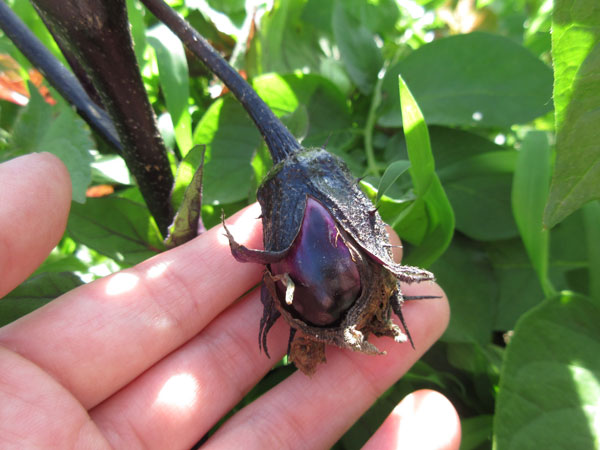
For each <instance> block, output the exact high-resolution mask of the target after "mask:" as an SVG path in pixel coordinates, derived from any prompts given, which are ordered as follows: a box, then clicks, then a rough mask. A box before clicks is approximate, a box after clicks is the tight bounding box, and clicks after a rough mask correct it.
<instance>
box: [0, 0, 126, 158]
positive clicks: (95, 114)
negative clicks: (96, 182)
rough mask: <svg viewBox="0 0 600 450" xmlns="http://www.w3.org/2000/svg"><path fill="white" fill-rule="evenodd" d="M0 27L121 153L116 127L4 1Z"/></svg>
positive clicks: (93, 126) (0, 10)
mask: <svg viewBox="0 0 600 450" xmlns="http://www.w3.org/2000/svg"><path fill="white" fill-rule="evenodd" d="M0 28H2V30H3V31H4V33H6V35H7V36H8V37H9V38H10V39H11V40H12V41H13V43H14V44H15V45H16V46H17V48H18V49H19V50H20V51H21V53H23V55H25V57H26V58H27V59H28V60H29V61H31V63H32V64H33V65H34V66H35V67H37V69H38V70H39V71H40V72H41V73H42V74H43V75H44V77H45V78H46V79H47V80H48V82H49V83H50V84H51V85H52V86H54V88H55V89H56V90H57V91H58V92H59V93H60V95H62V96H63V97H64V98H65V99H66V100H67V101H68V102H69V103H71V104H72V105H74V106H75V108H76V109H77V112H78V113H79V115H80V116H81V117H83V119H84V120H85V121H86V122H87V123H88V124H89V125H90V127H92V128H93V129H94V130H96V132H98V133H99V134H100V135H101V136H102V137H103V138H104V139H105V140H106V141H107V142H108V143H109V144H110V145H112V146H113V147H114V148H115V149H116V150H117V151H118V152H119V153H121V151H122V146H121V142H120V141H119V136H118V135H117V130H116V129H115V127H114V125H113V123H112V121H111V120H110V117H108V114H106V111H104V110H103V109H102V108H100V107H99V106H98V105H97V104H96V103H94V101H92V100H91V99H90V97H89V96H88V94H87V93H86V91H85V89H83V87H82V86H81V84H80V83H79V82H78V80H77V78H75V77H74V76H73V74H72V73H71V72H69V70H68V69H67V68H66V67H65V66H63V65H62V63H61V62H60V61H58V60H57V59H56V58H55V57H54V55H53V54H52V53H50V51H49V50H48V49H47V48H46V47H45V46H44V44H42V43H41V42H40V40H39V39H38V38H37V37H36V36H35V35H34V34H33V33H32V32H31V31H30V30H29V28H27V26H26V25H25V24H24V23H23V21H21V19H19V17H18V16H17V15H16V14H15V13H14V12H12V10H11V9H10V8H9V7H8V6H7V5H6V3H4V2H1V1H0Z"/></svg>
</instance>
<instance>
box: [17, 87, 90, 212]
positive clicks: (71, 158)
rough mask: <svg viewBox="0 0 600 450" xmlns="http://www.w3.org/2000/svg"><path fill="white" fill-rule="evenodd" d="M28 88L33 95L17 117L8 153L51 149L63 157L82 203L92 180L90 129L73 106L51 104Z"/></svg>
mask: <svg viewBox="0 0 600 450" xmlns="http://www.w3.org/2000/svg"><path fill="white" fill-rule="evenodd" d="M29 91H30V93H31V98H30V100H29V103H28V104H27V106H26V107H25V109H23V111H22V112H21V114H20V115H19V118H18V119H17V123H16V124H15V128H14V130H13V136H12V140H11V141H10V146H9V152H13V153H14V154H24V153H32V152H50V153H52V154H54V155H55V156H57V157H58V158H60V160H61V161H62V162H63V163H64V164H65V166H67V169H68V170H69V174H70V175H71V184H72V186H73V193H72V198H73V200H75V201H76V202H79V203H83V202H85V192H86V189H87V187H88V186H89V184H90V181H91V179H92V172H91V168H90V163H91V162H92V156H91V155H90V152H89V150H90V149H91V148H92V147H93V145H94V144H93V142H92V140H91V139H90V136H89V132H88V130H87V129H86V128H85V125H84V123H83V121H82V120H81V119H80V118H79V117H77V114H76V113H75V111H73V110H72V109H71V107H70V106H68V105H66V104H65V103H62V102H60V103H58V104H57V105H55V106H50V105H49V104H48V103H46V101H45V100H44V99H43V97H42V96H41V95H40V94H39V93H38V90H37V89H36V88H35V87H33V85H32V84H30V85H29Z"/></svg>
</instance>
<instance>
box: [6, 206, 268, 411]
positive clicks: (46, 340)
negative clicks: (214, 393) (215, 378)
mask: <svg viewBox="0 0 600 450" xmlns="http://www.w3.org/2000/svg"><path fill="white" fill-rule="evenodd" d="M259 215H260V209H259V207H258V205H254V206H251V207H248V208H246V209H245V210H243V211H241V212H240V213H238V214H237V215H236V216H234V218H233V219H231V227H230V228H231V230H232V232H233V233H234V235H235V236H236V239H238V240H239V241H240V242H241V243H243V244H244V245H248V246H250V247H252V248H258V247H259V246H260V245H261V244H260V242H261V227H260V221H259V220H256V219H257V217H258V216H259ZM229 223H230V220H228V226H229ZM261 272H262V267H261V266H260V265H257V264H239V263H238V262H236V261H235V260H234V259H233V257H232V256H231V252H230V249H229V244H228V241H227V239H226V238H225V237H224V236H223V228H222V227H221V226H217V227H215V228H213V229H211V230H209V231H208V232H206V233H205V234H203V235H201V236H200V237H198V238H196V239H195V240H193V241H191V242H189V243H187V244H185V245H182V246H180V247H177V248H175V249H173V250H171V251H168V252H165V253H163V254H160V255H157V256H156V257H154V258H151V259H149V260H147V261H145V262H143V263H141V264H139V265H137V266H135V267H133V268H131V269H127V270H124V271H121V272H119V273H116V274H114V275H112V276H109V277H106V278H104V279H101V280H98V281H95V282H93V283H90V284H88V285H85V286H81V287H80V288H77V289H75V290H73V291H71V292H68V293H67V294H65V295H63V296H62V297H60V298H58V299H57V300H55V301H53V302H50V303H49V304H47V305H46V306H45V307H43V308H40V309H39V310H37V311H34V312H33V313H32V314H29V315H28V316H25V317H23V318H21V319H19V320H18V321H16V322H14V323H12V324H9V325H7V326H6V327H4V328H2V329H0V344H1V345H4V346H6V347H8V348H10V349H12V350H14V351H16V352H18V353H20V354H21V355H23V356H24V357H25V358H27V359H29V360H31V361H33V362H34V363H35V364H37V365H38V366H40V367H41V368H43V369H44V370H46V371H47V372H49V373H51V374H52V375H53V376H54V377H55V378H56V379H58V381H59V382H61V383H62V384H63V385H64V386H66V387H67V388H68V389H69V390H70V391H71V392H72V393H73V394H74V395H75V397H77V399H79V401H80V402H81V403H82V404H83V405H84V406H85V407H86V408H88V409H89V408H91V407H92V406H94V405H96V404H98V403H99V402H100V401H102V400H103V399H105V398H107V397H108V396H109V395H111V394H112V393H114V392H116V391H117V390H118V389H120V388H121V387H123V386H124V385H125V384H127V383H128V382H129V381H131V380H132V379H134V378H135V377H136V376H137V375H139V374H140V373H141V372H143V371H144V370H145V369H147V368H148V367H149V366H151V365H152V364H154V363H155V362H157V361H159V360H160V359H162V358H163V357H164V356H165V355H167V354H168V353H170V352H172V351H173V350H174V349H176V348H178V347H179V346H181V345H182V344H184V343H185V342H186V341H188V340H189V339H190V338H192V337H193V336H194V335H195V334H196V333H198V332H199V331H200V330H201V329H202V328H204V327H205V326H206V325H207V324H208V323H210V321H211V320H212V319H213V318H214V317H216V316H217V315H218V314H219V313H220V312H221V311H222V310H224V309H225V308H227V306H229V305H230V304H231V303H232V302H233V301H234V300H235V299H237V298H239V297H240V296H241V295H242V294H244V293H245V292H247V291H248V290H249V289H250V288H251V287H252V286H253V285H255V284H256V283H258V281H259V280H260V275H261Z"/></svg>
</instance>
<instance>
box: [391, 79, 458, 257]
mask: <svg viewBox="0 0 600 450" xmlns="http://www.w3.org/2000/svg"><path fill="white" fill-rule="evenodd" d="M398 82H399V86H400V88H399V90H400V102H401V104H402V119H403V122H404V135H405V136H406V147H407V151H408V158H409V160H410V164H411V167H410V174H411V177H412V180H413V185H414V187H415V193H416V196H417V200H416V202H415V203H416V204H417V205H418V204H419V203H423V204H424V207H425V211H426V213H427V219H428V224H427V235H426V237H425V238H424V239H423V242H422V244H421V245H419V246H418V247H416V248H414V249H412V250H411V252H410V253H408V255H407V261H408V262H410V264H414V265H419V266H425V267H427V266H428V265H429V264H431V263H432V262H433V261H435V260H436V259H437V258H438V257H439V256H440V255H441V254H442V253H444V251H445V250H446V248H447V247H448V245H450V241H451V240H452V234H453V233H454V212H453V210H452V207H451V206H450V203H449V202H448V198H447V197H446V193H445V192H444V188H443V187H442V184H441V183H440V180H439V178H438V176H437V175H436V173H435V164H434V161H433V154H432V152H431V145H430V142H429V133H428V131H427V125H426V124H425V120H424V119H423V115H422V114H421V110H420V109H419V106H418V105H417V103H416V102H415V99H414V97H413V96H412V94H411V92H410V90H409V89H408V86H407V85H406V83H405V82H404V80H403V79H402V77H401V76H398ZM415 208H416V209H418V206H416V207H415ZM398 226H399V227H401V223H399V224H398Z"/></svg>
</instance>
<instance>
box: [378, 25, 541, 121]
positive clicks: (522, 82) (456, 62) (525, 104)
mask: <svg viewBox="0 0 600 450" xmlns="http://www.w3.org/2000/svg"><path fill="white" fill-rule="evenodd" d="M398 74H402V77H403V78H404V79H405V80H406V83H407V84H408V85H409V86H410V88H411V91H412V93H413V95H414V96H415V99H416V100H417V102H418V104H419V106H420V107H421V110H422V111H423V115H424V116H425V119H426V121H427V123H428V124H429V125H432V124H444V125H468V126H485V127H489V126H501V127H505V126H510V125H512V124H516V123H524V122H528V121H530V120H532V119H534V118H536V117H538V116H540V115H542V114H544V113H546V112H548V111H549V110H550V108H551V97H552V72H551V70H550V69H549V68H548V67H547V66H546V65H545V64H544V63H542V62H541V61H540V60H538V59H537V58H536V57H535V56H534V55H532V54H531V53H529V51H528V50H526V49H524V48H523V47H522V46H520V45H518V44H516V43H514V42H513V41H511V40H510V39H508V38H505V37H502V36H498V35H492V34H487V33H480V32H476V33H471V34H465V35H457V36H451V37H448V38H443V39H438V40H434V41H433V42H431V43H429V44H426V45H423V46H422V47H420V48H419V49H417V50H416V51H414V52H413V53H412V54H410V55H409V56H407V57H406V58H405V59H404V60H401V61H400V62H398V63H397V64H395V65H394V66H392V67H390V69H389V70H388V71H387V73H386V78H385V80H384V84H383V90H384V94H385V98H387V100H385V101H384V102H383V103H382V106H381V109H380V114H381V115H382V117H381V118H380V119H379V124H380V125H383V126H400V125H401V124H402V116H401V110H400V107H399V105H398V104H397V103H396V101H395V99H397V98H398V97H397V92H398V91H397V89H398V86H397V77H398Z"/></svg>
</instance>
